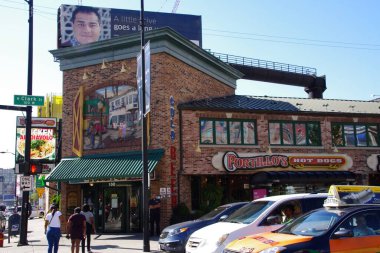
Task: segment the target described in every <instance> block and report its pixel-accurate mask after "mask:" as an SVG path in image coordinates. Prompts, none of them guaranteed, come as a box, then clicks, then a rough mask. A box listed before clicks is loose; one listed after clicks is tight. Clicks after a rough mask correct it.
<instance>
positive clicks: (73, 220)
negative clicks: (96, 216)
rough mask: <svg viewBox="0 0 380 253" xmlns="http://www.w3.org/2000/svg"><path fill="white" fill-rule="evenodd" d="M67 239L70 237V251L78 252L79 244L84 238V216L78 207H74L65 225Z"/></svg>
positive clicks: (72, 252)
mask: <svg viewBox="0 0 380 253" xmlns="http://www.w3.org/2000/svg"><path fill="white" fill-rule="evenodd" d="M66 230H67V239H70V238H71V253H74V252H75V253H79V245H80V242H81V241H82V240H84V239H85V238H86V217H85V216H84V215H83V214H81V210H80V207H76V208H75V209H74V214H73V215H71V216H70V218H69V220H68V221H67V225H66Z"/></svg>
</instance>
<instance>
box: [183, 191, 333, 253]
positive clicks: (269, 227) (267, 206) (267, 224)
mask: <svg viewBox="0 0 380 253" xmlns="http://www.w3.org/2000/svg"><path fill="white" fill-rule="evenodd" d="M326 198H327V194H326V193H318V194H313V193H300V194H289V195H278V196H271V197H265V198H261V199H257V200H254V201H252V202H251V203H249V204H247V205H245V206H243V207H242V208H240V209H238V210H237V211H236V212H234V213H233V214H231V215H230V216H229V217H228V218H227V219H226V220H224V221H221V222H217V223H215V224H212V225H209V226H206V227H204V228H202V229H200V230H197V231H195V232H194V233H193V234H191V236H190V238H189V240H188V241H187V244H186V253H205V252H207V253H221V252H223V249H224V247H225V246H226V245H227V244H228V243H230V242H232V241H233V240H235V239H238V238H240V237H243V236H246V235H251V234H257V233H261V232H268V231H273V230H275V229H278V228H280V227H281V226H283V224H284V223H281V220H284V217H280V215H281V210H282V209H283V208H284V207H285V206H289V205H290V206H292V207H293V209H294V212H295V215H296V216H298V215H301V214H303V213H306V212H308V211H311V210H313V209H317V208H320V207H323V202H324V200H325V199H326Z"/></svg>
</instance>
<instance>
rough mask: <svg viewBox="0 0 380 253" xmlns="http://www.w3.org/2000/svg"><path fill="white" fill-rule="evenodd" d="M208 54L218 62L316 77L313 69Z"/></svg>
mask: <svg viewBox="0 0 380 253" xmlns="http://www.w3.org/2000/svg"><path fill="white" fill-rule="evenodd" d="M208 52H209V53H210V54H212V55H214V56H215V57H217V58H218V59H219V60H221V61H223V62H226V63H229V64H237V65H244V66H249V67H256V68H265V69H272V70H278V71H285V72H290V73H297V74H303V75H311V76H316V75H317V70H316V69H315V68H310V67H304V66H298V65H291V64H287V63H280V62H273V61H266V60H259V59H254V58H247V57H242V56H236V55H230V54H221V53H215V52H211V51H209V50H208Z"/></svg>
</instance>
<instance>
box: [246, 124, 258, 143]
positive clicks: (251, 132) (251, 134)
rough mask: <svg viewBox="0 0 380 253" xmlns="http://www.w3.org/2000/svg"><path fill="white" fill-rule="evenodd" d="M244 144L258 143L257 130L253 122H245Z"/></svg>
mask: <svg viewBox="0 0 380 253" xmlns="http://www.w3.org/2000/svg"><path fill="white" fill-rule="evenodd" d="M243 131H244V132H243V134H244V144H255V143H256V129H255V124H254V123H253V122H243Z"/></svg>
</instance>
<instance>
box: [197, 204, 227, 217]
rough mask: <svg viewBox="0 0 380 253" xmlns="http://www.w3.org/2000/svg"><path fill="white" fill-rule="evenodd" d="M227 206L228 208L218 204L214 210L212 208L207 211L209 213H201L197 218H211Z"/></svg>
mask: <svg viewBox="0 0 380 253" xmlns="http://www.w3.org/2000/svg"><path fill="white" fill-rule="evenodd" d="M227 208H228V206H219V207H217V208H215V209H214V210H212V211H211V212H209V213H207V214H205V215H203V216H202V217H200V218H199V220H209V219H212V218H214V217H215V216H216V215H218V214H220V213H221V212H223V211H224V210H226V209H227Z"/></svg>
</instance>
